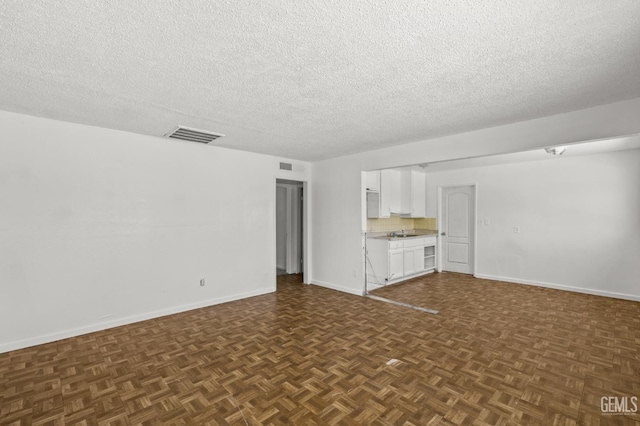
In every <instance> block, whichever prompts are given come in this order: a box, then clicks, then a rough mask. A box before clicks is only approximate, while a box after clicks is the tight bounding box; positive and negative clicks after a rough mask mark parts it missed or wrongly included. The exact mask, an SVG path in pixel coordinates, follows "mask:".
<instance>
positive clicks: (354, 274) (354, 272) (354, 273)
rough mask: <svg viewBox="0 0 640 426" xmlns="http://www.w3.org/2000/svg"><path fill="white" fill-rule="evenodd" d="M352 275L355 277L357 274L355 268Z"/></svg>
mask: <svg viewBox="0 0 640 426" xmlns="http://www.w3.org/2000/svg"><path fill="white" fill-rule="evenodd" d="M353 276H354V277H357V276H358V270H357V269H354V270H353Z"/></svg>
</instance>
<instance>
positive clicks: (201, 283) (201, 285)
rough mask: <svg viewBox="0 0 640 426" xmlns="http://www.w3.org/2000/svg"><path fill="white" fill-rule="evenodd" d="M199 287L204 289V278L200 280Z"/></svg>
mask: <svg viewBox="0 0 640 426" xmlns="http://www.w3.org/2000/svg"><path fill="white" fill-rule="evenodd" d="M200 287H204V278H203V279H201V280H200Z"/></svg>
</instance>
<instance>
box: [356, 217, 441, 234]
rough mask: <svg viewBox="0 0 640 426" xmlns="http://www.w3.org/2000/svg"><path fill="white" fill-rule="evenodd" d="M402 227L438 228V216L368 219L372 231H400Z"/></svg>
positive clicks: (368, 225) (368, 228)
mask: <svg viewBox="0 0 640 426" xmlns="http://www.w3.org/2000/svg"><path fill="white" fill-rule="evenodd" d="M402 228H404V229H406V230H409V229H433V230H435V229H437V224H436V218H435V217H427V218H422V219H410V218H403V217H400V216H391V217H389V218H382V219H367V231H370V232H391V231H400V230H401V229H402Z"/></svg>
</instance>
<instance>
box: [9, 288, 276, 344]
mask: <svg viewBox="0 0 640 426" xmlns="http://www.w3.org/2000/svg"><path fill="white" fill-rule="evenodd" d="M275 290H276V289H275V287H269V288H261V289H258V290H254V291H249V292H246V293H240V294H234V295H231V296H224V297H218V298H215V299H208V300H203V301H200V302H197V303H190V304H187V305H180V306H173V307H170V308H165V309H159V310H157V311H151V312H146V313H144V314H139V315H132V316H128V317H125V318H119V319H115V320H110V321H104V322H99V323H96V324H91V325H88V326H85V327H77V328H72V329H68V330H63V331H59V332H55V333H49V334H44V335H42V336H36V337H31V338H28V339H24V340H18V341H14V342H8V343H1V344H0V353H4V352H9V351H14V350H17V349H24V348H28V347H30V346H36V345H41V344H44V343H51V342H55V341H56V340H61V339H67V338H69V337H75V336H80V335H82V334H87V333H93V332H95V331H101V330H106V329H108V328H113V327H119V326H122V325H127V324H133V323H135V322H140V321H145V320H149V319H153V318H159V317H163V316H166V315H172V314H177V313H180V312H186V311H191V310H193V309H199V308H205V307H207V306H213V305H219V304H221V303H226V302H232V301H234V300H240V299H246V298H248V297H253V296H260V295H262V294H267V293H273V292H274V291H275Z"/></svg>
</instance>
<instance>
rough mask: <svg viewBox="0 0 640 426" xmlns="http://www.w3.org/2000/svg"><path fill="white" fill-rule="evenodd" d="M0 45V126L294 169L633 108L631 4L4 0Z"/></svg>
mask: <svg viewBox="0 0 640 426" xmlns="http://www.w3.org/2000/svg"><path fill="white" fill-rule="evenodd" d="M0 40H1V43H0V54H1V55H2V60H1V61H0V77H1V78H0V109H4V110H8V111H14V112H20V113H26V114H31V115H36V116H41V117H48V118H54V119H59V120H65V121H72V122H77V123H83V124H90V125H96V126H102V127H108V128H114V129H121V130H126V131H131V132H136V133H142V134H147V135H155V136H162V135H163V134H165V133H166V132H168V131H170V130H172V129H173V128H174V127H175V126H176V125H178V124H180V125H184V126H190V127H196V128H200V129H204V130H209V131H212V132H216V133H223V134H225V135H227V136H226V137H224V138H220V139H218V140H216V141H214V142H213V143H212V144H213V145H219V146H226V147H230V148H237V149H243V150H247V151H254V152H260V153H267V154H273V155H278V156H285V157H289V158H297V159H302V160H318V159H324V158H329V157H334V156H339V155H343V154H348V153H354V152H360V151H367V150H371V149H377V148H383V147H387V146H391V145H397V144H402V143H407V142H411V141H416V140H421V139H427V138H431V137H436V136H441V135H445V134H452V133H459V132H463V131H468V130H473V129H478V128H484V127H491V126H495V125H500V124H506V123H510V122H515V121H520V120H526V119H531V118H536V117H541V116H546V115H551V114H556V113H561V112H566V111H571V110H577V109H581V108H587V107H590V106H595V105H600V104H605V103H610V102H615V101H619V100H624V99H629V98H634V97H639V96H640V77H639V76H640V73H639V71H638V70H639V69H640V1H638V0H616V1H610V0H597V1H594V0H577V1H574V0H568V1H555V0H548V1H535V0H531V1H525V2H513V1H506V0H501V1H483V2H479V1H477V0H467V1H464V0H438V1H418V0H405V1H402V2H396V1H388V0H387V1H385V0H353V1H344V2H338V1H335V0H306V1H301V2H293V1H291V0H269V1H257V0H256V1H249V0H224V1H222V0H221V1H215V2H214V1H210V0H192V1H190V2H182V1H178V0H164V1H153V0H140V1H135V2H100V1H88V0H49V1H46V2H36V1H23V0H3V1H2V2H0ZM176 143H179V142H176Z"/></svg>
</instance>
